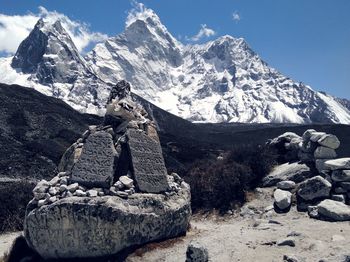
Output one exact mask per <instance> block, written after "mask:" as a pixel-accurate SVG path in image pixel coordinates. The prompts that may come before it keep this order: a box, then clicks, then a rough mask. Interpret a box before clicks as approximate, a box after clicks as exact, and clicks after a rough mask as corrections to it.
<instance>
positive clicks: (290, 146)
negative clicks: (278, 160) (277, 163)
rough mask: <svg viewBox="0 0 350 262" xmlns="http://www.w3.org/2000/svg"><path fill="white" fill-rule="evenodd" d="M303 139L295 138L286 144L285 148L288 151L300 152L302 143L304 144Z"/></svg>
mask: <svg viewBox="0 0 350 262" xmlns="http://www.w3.org/2000/svg"><path fill="white" fill-rule="evenodd" d="M302 141H303V140H302V138H301V137H295V138H292V139H291V140H290V142H289V143H286V144H285V148H286V149H287V150H299V149H300V143H301V142H302Z"/></svg>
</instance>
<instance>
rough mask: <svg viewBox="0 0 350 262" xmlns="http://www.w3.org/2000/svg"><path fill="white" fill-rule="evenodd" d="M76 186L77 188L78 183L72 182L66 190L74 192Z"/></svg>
mask: <svg viewBox="0 0 350 262" xmlns="http://www.w3.org/2000/svg"><path fill="white" fill-rule="evenodd" d="M78 188H79V184H78V183H73V184H70V185H68V187H67V190H68V191H69V192H71V193H74V192H75V191H76V190H77V189H78Z"/></svg>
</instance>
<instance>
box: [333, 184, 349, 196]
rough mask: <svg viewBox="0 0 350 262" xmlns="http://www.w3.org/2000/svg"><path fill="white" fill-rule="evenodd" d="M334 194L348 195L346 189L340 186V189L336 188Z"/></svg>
mask: <svg viewBox="0 0 350 262" xmlns="http://www.w3.org/2000/svg"><path fill="white" fill-rule="evenodd" d="M334 192H335V193H337V194H345V193H346V189H344V188H342V187H340V186H338V187H336V188H334Z"/></svg>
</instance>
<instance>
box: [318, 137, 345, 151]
mask: <svg viewBox="0 0 350 262" xmlns="http://www.w3.org/2000/svg"><path fill="white" fill-rule="evenodd" d="M317 143H319V144H320V145H322V146H325V147H329V148H332V149H337V148H338V147H339V146H340V141H339V139H338V137H336V136H335V135H330V134H325V135H323V136H321V137H320V139H318V140H317Z"/></svg>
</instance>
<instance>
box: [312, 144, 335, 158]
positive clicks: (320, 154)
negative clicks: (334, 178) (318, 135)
mask: <svg viewBox="0 0 350 262" xmlns="http://www.w3.org/2000/svg"><path fill="white" fill-rule="evenodd" d="M314 157H315V158H316V159H331V158H336V157H337V153H336V152H335V150H334V149H331V148H328V147H324V146H319V147H317V148H316V150H315V152H314Z"/></svg>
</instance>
